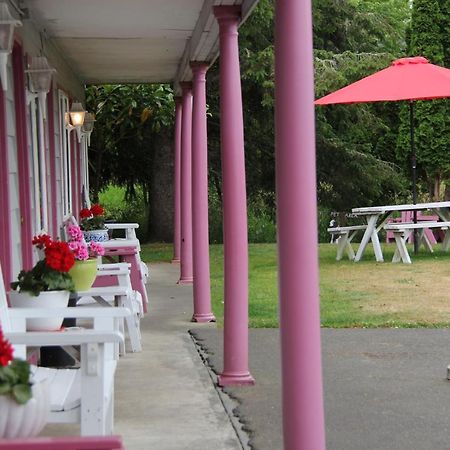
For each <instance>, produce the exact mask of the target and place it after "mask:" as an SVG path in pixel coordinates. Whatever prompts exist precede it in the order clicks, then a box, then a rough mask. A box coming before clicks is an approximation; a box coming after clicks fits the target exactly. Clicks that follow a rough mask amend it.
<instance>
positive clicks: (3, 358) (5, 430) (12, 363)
mask: <svg viewBox="0 0 450 450" xmlns="http://www.w3.org/2000/svg"><path fill="white" fill-rule="evenodd" d="M49 410H50V403H49V396H48V392H47V383H46V380H42V381H40V382H37V383H33V382H32V380H31V371H30V365H29V364H28V362H27V361H23V360H21V359H16V358H13V348H12V346H11V344H10V343H9V342H8V340H6V339H5V338H4V336H3V333H2V330H1V328H0V439H12V438H17V437H21V438H27V437H31V436H36V435H37V434H38V433H39V432H40V431H41V430H42V428H44V425H45V424H46V422H47V417H48V413H49Z"/></svg>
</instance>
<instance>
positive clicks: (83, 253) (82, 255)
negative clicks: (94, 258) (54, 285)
mask: <svg viewBox="0 0 450 450" xmlns="http://www.w3.org/2000/svg"><path fill="white" fill-rule="evenodd" d="M75 257H76V258H77V259H79V260H80V261H85V260H86V259H88V258H89V252H88V249H87V247H86V246H85V245H84V244H82V245H80V246H79V247H78V250H77V251H76V252H75Z"/></svg>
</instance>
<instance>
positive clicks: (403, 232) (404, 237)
mask: <svg viewBox="0 0 450 450" xmlns="http://www.w3.org/2000/svg"><path fill="white" fill-rule="evenodd" d="M430 228H439V229H441V230H446V233H445V238H444V242H443V243H442V248H443V250H444V251H447V250H448V248H449V246H450V233H449V232H448V230H449V229H450V222H430V221H425V222H417V223H410V222H406V223H388V224H386V225H385V226H384V229H385V230H389V231H392V232H393V233H394V239H395V243H396V245H397V248H396V250H395V253H394V256H393V258H392V262H400V261H402V262H404V263H407V264H411V258H410V256H409V253H408V249H407V247H406V242H407V241H408V239H409V237H410V236H411V233H413V232H414V230H417V231H418V232H419V233H418V242H419V246H420V244H423V245H424V246H425V248H426V249H427V250H428V251H429V252H431V253H432V252H433V246H432V245H431V243H430V241H429V239H428V237H427V235H426V234H425V230H426V229H430Z"/></svg>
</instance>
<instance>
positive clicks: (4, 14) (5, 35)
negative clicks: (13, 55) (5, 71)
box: [0, 2, 22, 53]
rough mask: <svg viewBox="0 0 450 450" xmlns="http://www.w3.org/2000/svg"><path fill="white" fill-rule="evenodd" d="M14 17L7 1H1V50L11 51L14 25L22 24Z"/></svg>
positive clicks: (4, 51)
mask: <svg viewBox="0 0 450 450" xmlns="http://www.w3.org/2000/svg"><path fill="white" fill-rule="evenodd" d="M21 24H22V22H21V21H20V20H16V19H14V17H13V16H12V15H11V13H10V12H9V8H8V5H7V4H6V3H5V2H1V3H0V52H3V53H10V52H11V49H12V43H13V35H14V27H16V26H19V25H21Z"/></svg>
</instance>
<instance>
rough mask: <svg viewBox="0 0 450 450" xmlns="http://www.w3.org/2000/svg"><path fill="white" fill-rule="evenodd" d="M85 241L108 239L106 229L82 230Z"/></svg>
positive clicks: (103, 240)
mask: <svg viewBox="0 0 450 450" xmlns="http://www.w3.org/2000/svg"><path fill="white" fill-rule="evenodd" d="M83 234H84V240H85V241H86V242H105V241H107V240H108V239H109V236H108V230H90V231H83Z"/></svg>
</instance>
